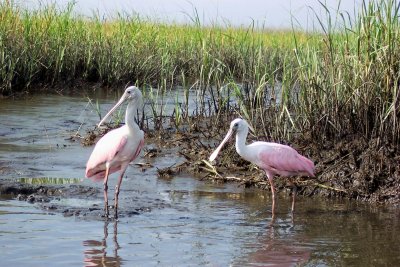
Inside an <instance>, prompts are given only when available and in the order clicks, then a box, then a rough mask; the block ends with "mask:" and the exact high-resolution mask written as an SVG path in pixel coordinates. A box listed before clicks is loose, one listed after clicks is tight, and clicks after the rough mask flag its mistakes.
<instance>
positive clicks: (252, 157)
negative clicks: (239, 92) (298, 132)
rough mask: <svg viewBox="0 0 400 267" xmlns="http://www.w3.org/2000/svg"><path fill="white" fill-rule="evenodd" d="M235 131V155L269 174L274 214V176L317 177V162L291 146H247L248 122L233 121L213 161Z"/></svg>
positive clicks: (211, 158)
mask: <svg viewBox="0 0 400 267" xmlns="http://www.w3.org/2000/svg"><path fill="white" fill-rule="evenodd" d="M235 132H236V152H237V153H238V154H239V155H240V156H241V157H242V158H244V159H245V160H247V161H250V162H251V163H253V164H255V165H257V166H258V167H260V168H261V169H263V170H264V171H265V173H266V174H267V177H268V180H269V182H270V184H271V192H272V213H274V212H275V187H274V183H273V178H274V175H276V174H277V175H281V176H286V177H289V176H296V175H304V176H311V177H314V170H315V167H314V163H313V162H312V161H311V160H309V159H308V158H306V157H304V156H302V155H300V154H299V153H298V152H297V151H296V150H295V149H293V148H291V147H290V146H286V145H282V144H277V143H270V142H261V141H258V142H254V143H252V144H250V145H246V137H247V134H248V132H249V125H248V124H247V122H246V121H245V120H243V119H240V118H239V119H235V120H233V121H232V122H231V126H230V128H229V131H228V133H227V134H226V136H225V138H224V140H223V141H222V142H221V144H220V145H219V146H218V147H217V149H215V151H214V152H213V153H212V154H211V156H210V161H211V162H212V161H213V160H214V159H215V158H216V157H217V155H218V153H219V151H220V150H221V148H222V147H223V145H224V144H225V143H226V142H227V141H228V139H229V138H230V137H231V136H232V134H233V133H235ZM293 186H294V185H293ZM295 189H296V187H295V186H294V191H293V200H292V212H293V211H294V202H295V196H296V190H295Z"/></svg>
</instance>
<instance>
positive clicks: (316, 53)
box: [0, 0, 400, 144]
mask: <svg viewBox="0 0 400 267" xmlns="http://www.w3.org/2000/svg"><path fill="white" fill-rule="evenodd" d="M322 6H323V7H324V4H322ZM73 9H74V6H73V4H71V5H70V6H69V7H68V8H66V9H64V10H57V9H56V8H55V7H54V6H51V5H50V6H44V7H43V8H42V9H40V10H38V11H31V12H28V11H26V10H23V9H21V8H19V7H18V6H16V5H14V4H12V2H11V4H10V3H9V1H5V2H3V3H1V4H0V21H1V23H0V91H1V92H2V93H3V94H10V93H13V92H17V91H20V90H35V88H37V86H38V85H42V84H50V85H54V84H68V85H72V86H73V85H74V83H76V82H81V81H83V82H99V83H102V84H104V85H107V86H110V85H111V86H113V87H114V86H124V85H125V84H127V83H128V82H131V83H135V84H137V85H139V86H141V87H142V88H144V89H145V91H146V93H145V95H146V96H147V97H149V98H150V99H151V101H153V105H152V107H153V109H152V110H153V113H154V114H153V116H154V120H155V121H156V120H157V119H160V120H162V119H163V118H164V117H165V115H169V114H164V113H163V108H162V107H161V108H159V109H156V108H155V107H156V105H155V102H156V101H162V99H163V97H164V94H165V93H166V92H171V90H174V88H176V86H182V87H183V90H185V91H187V90H189V88H191V89H194V90H198V96H199V100H198V107H197V108H196V110H197V115H207V116H213V117H214V118H215V124H216V125H218V124H220V122H221V121H223V120H221V119H222V118H231V117H232V116H233V114H236V115H235V116H239V115H240V116H243V117H244V118H246V119H247V120H248V121H249V122H250V123H251V124H252V125H253V126H254V128H255V129H256V132H257V134H258V135H264V136H266V137H268V138H269V139H272V140H282V139H285V140H290V139H291V138H292V137H293V136H298V135H301V134H304V133H306V132H309V133H311V135H312V136H313V138H314V139H315V140H317V141H318V140H320V141H323V140H325V139H326V138H333V139H335V138H341V137H342V136H344V135H348V134H358V135H360V134H361V135H362V136H364V137H365V138H367V139H373V138H379V141H380V142H382V141H387V142H391V143H394V144H398V143H399V140H400V139H399V137H400V126H399V122H398V119H399V116H400V113H399V108H398V106H399V99H398V98H399V92H398V91H399V66H400V64H399V62H400V48H399V42H398V40H399V39H400V36H399V33H400V27H399V26H400V25H399V3H397V2H396V1H394V0H387V1H372V2H363V3H362V5H361V6H360V10H361V12H360V13H359V15H358V16H357V17H356V18H355V20H354V21H349V20H348V19H347V14H346V13H341V12H340V11H337V13H335V14H331V13H330V12H331V11H329V10H328V9H326V15H327V18H328V19H327V20H326V21H322V18H319V17H315V22H316V23H320V24H321V26H322V28H323V31H321V32H311V33H310V32H308V33H307V32H301V31H295V30H293V31H283V30H282V31H271V30H267V29H255V28H253V27H251V26H250V27H248V28H234V27H229V26H227V27H219V26H209V27H202V26H201V25H200V23H199V21H198V19H196V17H194V18H193V21H194V23H193V25H177V24H169V25H166V24H162V23H157V22H154V21H150V20H148V19H142V18H140V17H137V16H127V15H122V14H121V15H119V16H118V17H117V18H114V19H113V20H104V19H100V18H98V17H94V18H91V19H88V18H84V17H80V16H74V15H73ZM335 16H337V17H339V18H342V25H341V26H340V27H337V26H335V25H333V23H332V21H333V17H335ZM153 89H158V91H157V92H160V93H158V94H155V93H154V92H155V91H152V90H153ZM232 99H234V101H233V102H232V101H231V100H232ZM178 101H184V102H185V101H186V103H188V100H187V98H185V99H178V98H177V102H178ZM186 103H185V104H186ZM182 107H184V108H180V106H179V105H178V103H177V105H176V108H175V110H174V113H173V115H172V116H174V119H173V121H174V124H175V126H176V127H177V128H179V127H180V126H181V125H182V124H183V123H185V122H186V123H189V122H190V114H188V113H187V109H186V110H185V107H187V106H185V105H183V106H182ZM158 125H159V127H162V126H161V125H162V123H159V124H158Z"/></svg>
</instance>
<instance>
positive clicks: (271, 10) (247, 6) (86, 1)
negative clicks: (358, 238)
mask: <svg viewBox="0 0 400 267" xmlns="http://www.w3.org/2000/svg"><path fill="white" fill-rule="evenodd" d="M74 2H75V6H74V12H76V13H77V14H81V15H85V16H92V15H93V14H96V15H99V16H100V17H101V18H112V17H115V16H116V15H117V14H118V13H122V14H128V15H136V14H138V15H139V16H140V17H142V18H150V19H154V20H160V21H165V22H176V23H191V18H193V17H194V16H195V12H197V14H198V18H199V19H200V22H201V24H202V25H206V26H207V25H211V24H219V25H226V24H228V25H232V26H249V25H251V24H252V23H253V22H254V23H255V24H256V26H265V27H266V28H276V29H282V28H291V26H292V21H293V23H294V26H295V27H296V28H298V27H301V28H303V29H313V23H314V24H318V22H317V21H316V20H315V17H314V12H316V13H317V14H318V16H320V17H321V18H323V20H324V13H325V11H324V8H323V6H322V5H321V4H320V3H319V2H318V1H317V0H297V1H295V0H294V1H291V0H282V1H273V0H247V1H240V0H201V1H197V2H191V1H187V0H170V1H163V0H147V1H138V0H130V1H124V0H114V1H107V0H76V1H74ZM327 2H328V3H327V6H328V8H329V9H330V10H331V11H332V13H333V14H334V13H335V12H336V10H337V8H338V4H339V3H340V6H339V10H340V11H341V12H347V13H348V14H349V15H350V17H353V16H354V13H355V12H356V11H357V10H358V8H359V2H360V1H357V0H343V1H338V0H335V1H327ZM16 3H19V4H20V5H21V6H23V7H26V8H29V9H34V8H37V7H39V6H40V5H43V4H46V3H55V4H56V5H57V6H59V7H60V8H64V7H65V6H66V5H67V4H68V3H71V1H70V0H58V1H51V0H27V1H16Z"/></svg>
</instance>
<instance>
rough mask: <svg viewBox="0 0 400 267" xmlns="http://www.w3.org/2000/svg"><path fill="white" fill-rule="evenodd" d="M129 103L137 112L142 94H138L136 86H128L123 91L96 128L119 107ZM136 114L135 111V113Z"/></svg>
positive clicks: (140, 104) (141, 102)
mask: <svg viewBox="0 0 400 267" xmlns="http://www.w3.org/2000/svg"><path fill="white" fill-rule="evenodd" d="M126 101H127V102H129V104H130V105H133V106H134V108H135V110H138V109H139V108H140V107H141V106H142V104H143V96H142V92H140V90H139V88H137V87H136V86H129V87H128V88H126V89H125V92H124V93H123V95H122V96H121V98H120V99H119V101H118V102H117V104H115V106H114V107H112V108H111V110H110V111H109V112H108V113H107V114H106V115H105V116H104V118H103V119H102V120H101V121H100V122H99V124H98V127H100V125H101V124H102V123H103V122H104V121H105V120H106V119H107V118H108V117H109V116H110V115H111V114H112V113H113V112H114V111H115V110H116V109H117V108H118V107H119V106H121V105H122V104H123V103H124V102H126ZM135 112H136V111H135Z"/></svg>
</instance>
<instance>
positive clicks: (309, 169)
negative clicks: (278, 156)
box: [300, 155, 315, 177]
mask: <svg viewBox="0 0 400 267" xmlns="http://www.w3.org/2000/svg"><path fill="white" fill-rule="evenodd" d="M300 158H301V162H302V165H303V168H304V171H305V172H306V173H307V174H308V175H309V176H310V177H315V166H314V162H312V161H311V160H310V159H308V158H306V157H304V156H302V155H300Z"/></svg>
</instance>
